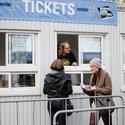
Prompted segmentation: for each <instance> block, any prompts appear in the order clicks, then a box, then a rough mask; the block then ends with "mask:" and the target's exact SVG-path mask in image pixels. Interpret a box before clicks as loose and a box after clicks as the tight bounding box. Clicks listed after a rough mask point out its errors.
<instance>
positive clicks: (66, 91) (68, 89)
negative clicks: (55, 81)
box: [62, 80, 73, 96]
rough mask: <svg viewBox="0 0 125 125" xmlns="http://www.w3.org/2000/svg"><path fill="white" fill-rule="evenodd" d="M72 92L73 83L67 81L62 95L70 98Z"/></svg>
mask: <svg viewBox="0 0 125 125" xmlns="http://www.w3.org/2000/svg"><path fill="white" fill-rule="evenodd" d="M72 92H73V90H72V82H71V80H67V81H66V82H65V84H64V88H63V92H62V95H65V96H68V95H70V94H72Z"/></svg>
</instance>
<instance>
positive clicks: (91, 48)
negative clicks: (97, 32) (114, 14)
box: [80, 36, 101, 64]
mask: <svg viewBox="0 0 125 125" xmlns="http://www.w3.org/2000/svg"><path fill="white" fill-rule="evenodd" d="M80 55H81V64H87V63H89V61H90V60H91V59H92V58H101V37H83V36H81V37H80Z"/></svg>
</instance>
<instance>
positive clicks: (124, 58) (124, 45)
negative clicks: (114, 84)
mask: <svg viewBox="0 0 125 125" xmlns="http://www.w3.org/2000/svg"><path fill="white" fill-rule="evenodd" d="M123 64H125V37H124V38H123Z"/></svg>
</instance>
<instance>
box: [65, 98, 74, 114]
mask: <svg viewBox="0 0 125 125" xmlns="http://www.w3.org/2000/svg"><path fill="white" fill-rule="evenodd" d="M72 109H74V105H73V104H72V102H71V101H70V100H69V99H68V100H67V110H72ZM72 113H73V112H68V113H67V116H70V115H72Z"/></svg>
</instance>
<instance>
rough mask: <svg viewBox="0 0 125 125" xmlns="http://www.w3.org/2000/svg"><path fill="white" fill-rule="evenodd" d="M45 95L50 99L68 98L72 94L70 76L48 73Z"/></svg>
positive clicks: (61, 73) (45, 80) (44, 88)
mask: <svg viewBox="0 0 125 125" xmlns="http://www.w3.org/2000/svg"><path fill="white" fill-rule="evenodd" d="M43 93H44V94H47V95H48V98H61V97H68V96H69V95H70V94H72V83H71V79H70V76H69V75H67V74H65V73H64V72H63V71H62V72H54V73H48V74H47V75H46V78H45V79H44V87H43Z"/></svg>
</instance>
